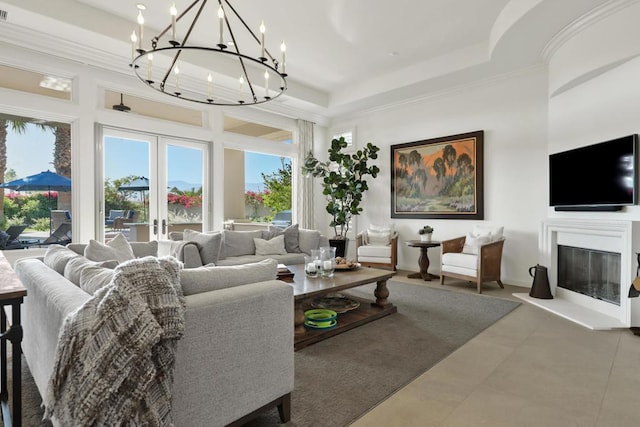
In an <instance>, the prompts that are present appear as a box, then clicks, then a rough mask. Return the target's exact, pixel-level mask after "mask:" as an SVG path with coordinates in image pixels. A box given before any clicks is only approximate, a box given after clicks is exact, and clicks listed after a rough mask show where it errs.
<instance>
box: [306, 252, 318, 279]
mask: <svg viewBox="0 0 640 427" xmlns="http://www.w3.org/2000/svg"><path fill="white" fill-rule="evenodd" d="M304 274H305V276H307V277H318V266H317V265H316V262H315V260H314V259H313V257H311V256H305V257H304Z"/></svg>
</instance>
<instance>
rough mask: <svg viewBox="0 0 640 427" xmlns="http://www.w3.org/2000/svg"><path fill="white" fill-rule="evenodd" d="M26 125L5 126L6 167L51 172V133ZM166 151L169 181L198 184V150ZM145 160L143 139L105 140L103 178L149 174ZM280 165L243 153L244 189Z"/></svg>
mask: <svg viewBox="0 0 640 427" xmlns="http://www.w3.org/2000/svg"><path fill="white" fill-rule="evenodd" d="M27 126H28V128H27V132H26V133H25V134H22V135H20V134H16V133H15V132H13V131H12V130H11V128H9V129H8V134H7V167H8V168H12V169H14V170H15V171H16V176H17V177H18V178H24V177H25V176H29V175H33V174H36V173H39V172H42V171H45V170H47V169H49V170H51V171H54V167H53V164H52V163H53V144H54V140H55V138H54V135H53V133H52V132H51V131H42V130H40V129H38V128H37V127H36V126H35V125H32V124H29V125H27ZM168 154H169V155H168V158H169V181H184V182H186V183H190V184H200V183H201V176H202V168H201V167H199V165H201V160H200V151H199V150H196V149H191V148H188V147H176V146H170V147H169V153H168ZM148 159H149V146H148V143H146V142H143V141H134V140H125V139H121V138H107V139H106V144H105V176H106V177H107V178H111V179H114V178H121V177H124V176H128V175H136V176H145V177H149V161H148ZM288 160H289V161H290V159H288ZM196 165H198V167H196ZM280 166H281V163H280V156H273V155H267V154H260V153H253V152H249V151H247V152H245V183H246V184H247V189H251V190H261V189H264V186H263V185H262V183H263V181H262V175H261V173H265V174H271V173H273V172H275V171H277V170H278V169H279V168H280ZM256 187H259V188H256Z"/></svg>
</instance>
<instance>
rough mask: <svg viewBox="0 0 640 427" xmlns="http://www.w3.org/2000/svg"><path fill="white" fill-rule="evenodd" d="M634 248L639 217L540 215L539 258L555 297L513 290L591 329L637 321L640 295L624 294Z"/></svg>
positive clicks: (632, 273)
mask: <svg viewBox="0 0 640 427" xmlns="http://www.w3.org/2000/svg"><path fill="white" fill-rule="evenodd" d="M637 252H640V222H638V221H625V220H584V219H574V218H570V219H569V218H567V219H564V218H553V219H548V220H545V221H543V223H542V226H541V228H540V238H539V253H540V258H539V261H540V264H542V265H546V266H548V267H549V268H548V272H549V283H550V288H551V293H552V294H553V296H554V298H553V299H546V300H544V299H536V298H531V297H530V296H529V295H528V294H524V293H518V294H514V295H515V296H517V297H518V298H521V299H523V300H525V301H527V302H529V303H531V304H534V305H537V306H538V307H541V308H544V309H545V310H548V311H550V312H553V313H554V314H557V315H559V316H562V317H564V318H566V319H569V320H571V321H573V322H576V323H578V324H580V325H582V326H585V327H587V328H590V329H612V328H628V327H631V326H640V298H629V297H628V291H629V287H630V286H631V282H632V280H633V279H634V278H635V277H636V253H637ZM567 263H568V264H567Z"/></svg>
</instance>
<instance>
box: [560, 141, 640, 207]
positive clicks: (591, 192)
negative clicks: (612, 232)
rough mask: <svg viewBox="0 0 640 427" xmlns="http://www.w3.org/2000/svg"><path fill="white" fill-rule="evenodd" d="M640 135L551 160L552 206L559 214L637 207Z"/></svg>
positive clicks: (566, 152) (581, 148) (569, 153)
mask: <svg viewBox="0 0 640 427" xmlns="http://www.w3.org/2000/svg"><path fill="white" fill-rule="evenodd" d="M637 148H638V135H629V136H625V137H622V138H617V139H613V140H611V141H606V142H601V143H599V144H593V145H588V146H586V147H580V148H576V149H573V150H568V151H563V152H561V153H555V154H551V155H550V156H549V204H550V205H551V206H554V207H555V209H556V210H558V211H561V210H585V211H589V210H612V211H613V210H620V209H622V206H628V205H634V204H636V202H637V200H636V197H637V196H636V194H637V182H638V173H637V166H638V165H637Z"/></svg>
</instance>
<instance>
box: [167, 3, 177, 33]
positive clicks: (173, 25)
mask: <svg viewBox="0 0 640 427" xmlns="http://www.w3.org/2000/svg"><path fill="white" fill-rule="evenodd" d="M169 13H170V14H171V40H177V38H176V15H177V14H178V10H177V9H176V4H175V2H174V3H172V4H171V8H170V9H169Z"/></svg>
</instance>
